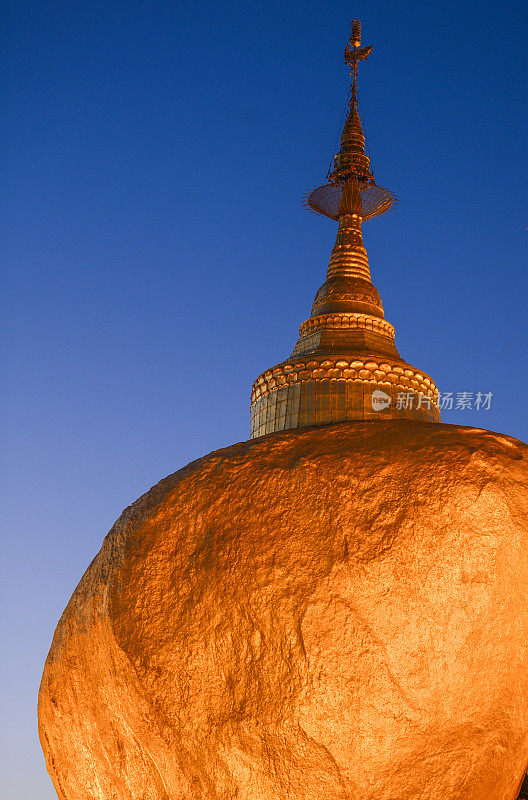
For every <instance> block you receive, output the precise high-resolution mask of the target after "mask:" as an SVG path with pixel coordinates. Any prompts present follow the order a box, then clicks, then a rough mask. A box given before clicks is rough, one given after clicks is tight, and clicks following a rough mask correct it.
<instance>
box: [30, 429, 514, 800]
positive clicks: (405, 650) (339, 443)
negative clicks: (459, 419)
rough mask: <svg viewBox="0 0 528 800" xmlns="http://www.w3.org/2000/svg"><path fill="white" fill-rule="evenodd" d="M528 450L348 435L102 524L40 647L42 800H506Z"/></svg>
mask: <svg viewBox="0 0 528 800" xmlns="http://www.w3.org/2000/svg"><path fill="white" fill-rule="evenodd" d="M527 487H528V447H527V446H526V445H524V444H522V443H521V442H518V441H516V440H514V439H511V438H509V437H507V436H502V435H498V434H494V433H489V432H487V431H483V430H478V429H474V428H465V427H456V426H450V425H442V424H436V425H435V424H428V423H421V422H405V421H401V422H399V421H388V422H356V423H343V424H337V425H330V426H327V427H319V428H314V429H307V430H304V431H299V430H295V431H289V432H285V433H277V434H273V435H271V436H267V437H263V438H261V439H254V440H252V441H250V442H245V443H242V444H237V445H234V446H232V447H228V448H226V449H224V450H220V451H218V452H215V453H211V454H210V455H208V456H206V457H204V458H202V459H200V460H198V461H195V462H193V463H191V464H189V465H188V466H187V467H185V468H184V469H182V470H180V471H179V472H177V473H175V474H174V475H171V476H170V477H168V478H165V479H164V480H162V481H161V482H160V483H159V484H158V485H157V486H155V487H154V488H153V489H151V490H150V491H149V492H148V493H147V494H145V495H143V497H141V498H140V499H139V500H138V501H137V502H136V503H134V504H133V505H132V506H130V508H128V509H127V510H126V511H125V512H124V513H123V514H122V516H121V517H120V519H119V520H118V521H117V522H116V524H115V525H114V527H113V528H112V530H111V531H110V533H109V534H108V536H107V537H106V539H105V541H104V544H103V547H102V549H101V551H100V552H99V554H98V555H97V556H96V558H95V559H94V560H93V562H92V564H91V565H90V567H89V568H88V570H87V572H86V573H85V575H84V577H83V578H82V580H81V582H80V583H79V585H78V587H77V589H76V590H75V592H74V594H73V596H72V598H71V600H70V603H69V604H68V607H67V608H66V610H65V612H64V614H63V616H62V618H61V620H60V623H59V625H58V627H57V631H56V633H55V638H54V640H53V644H52V647H51V650H50V653H49V656H48V659H47V662H46V667H45V670H44V676H43V679H42V685H41V690H40V700H39V719H40V735H41V741H42V745H43V748H44V752H45V755H46V760H47V764H48V769H49V771H50V773H51V776H52V778H53V781H54V784H55V787H56V789H57V793H58V795H59V797H60V798H61V799H62V800H169V799H170V800H202V799H203V800H206V799H207V800H235V798H236V799H237V800H285V798H287V799H290V798H291V799H292V800H345V798H346V800H515V798H516V797H517V795H518V792H519V787H520V784H521V782H522V778H523V775H524V773H525V770H526V766H527V764H528V648H527V644H526V643H527V641H528V602H527V586H528V497H527V491H526V490H527Z"/></svg>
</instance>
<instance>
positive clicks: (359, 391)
mask: <svg viewBox="0 0 528 800" xmlns="http://www.w3.org/2000/svg"><path fill="white" fill-rule="evenodd" d="M371 51H372V47H361V24H360V22H359V20H354V21H353V23H352V30H351V35H350V41H349V43H348V44H347V46H346V49H345V62H346V64H348V65H349V66H350V76H351V79H352V84H351V88H350V100H349V111H348V115H347V118H346V121H345V124H344V127H343V131H342V134H341V147H340V150H339V152H338V153H337V155H335V157H334V163H333V169H332V170H331V171H330V172H329V174H328V175H327V179H328V183H326V184H325V185H324V186H320V187H319V188H317V189H315V190H314V191H313V192H311V193H310V195H309V196H308V200H307V205H308V207H309V208H310V209H311V210H312V211H315V212H317V213H319V214H323V215H324V216H326V217H329V218H330V219H333V220H337V221H338V229H337V239H336V243H335V246H334V249H333V250H332V254H331V256H330V263H329V265H328V271H327V274H326V281H325V282H324V284H323V285H322V286H321V288H320V289H319V290H318V291H317V294H316V295H315V300H314V303H313V306H312V313H311V315H310V317H309V318H308V319H307V320H305V322H303V323H302V325H301V327H300V329H299V339H298V341H297V343H296V345H295V347H294V349H293V352H292V354H291V356H290V358H289V359H287V360H286V361H282V362H281V363H280V364H277V365H276V366H274V367H271V368H270V369H267V370H266V371H265V372H263V373H262V374H261V375H260V376H259V377H258V378H257V380H256V381H255V383H254V385H253V391H252V394H251V436H252V437H254V436H263V435H265V434H267V433H273V432H274V431H281V430H288V429H290V428H302V427H305V426H310V425H321V424H325V423H328V422H341V421H344V420H370V419H421V420H424V421H426V422H439V421H440V411H439V408H438V390H437V388H436V386H435V384H434V382H433V380H432V379H431V378H430V377H429V375H427V374H425V373H424V372H423V371H422V370H418V369H416V368H415V367H413V366H412V365H411V364H408V363H407V362H405V361H403V359H402V358H400V355H399V353H398V351H397V349H396V344H395V341H394V336H395V331H394V327H393V326H392V325H391V324H390V322H388V321H387V320H386V319H385V315H384V311H383V305H382V302H381V298H380V295H379V292H378V291H377V289H376V287H375V286H374V285H373V283H372V279H371V274H370V267H369V261H368V257H367V251H366V250H365V247H364V245H363V238H362V232H361V228H362V223H363V222H366V221H367V220H370V219H373V218H374V217H377V216H379V215H381V214H385V213H387V212H388V211H391V210H392V209H393V208H394V206H395V204H396V198H395V196H394V195H393V193H392V192H390V191H388V190H387V189H384V188H382V187H381V186H377V185H376V182H375V180H374V174H373V172H372V169H371V166H370V159H369V157H368V156H367V155H366V152H365V136H364V134H363V128H362V125H361V118H360V115H359V108H358V67H359V63H360V62H361V61H365V60H366V59H367V58H368V56H369V55H370V53H371Z"/></svg>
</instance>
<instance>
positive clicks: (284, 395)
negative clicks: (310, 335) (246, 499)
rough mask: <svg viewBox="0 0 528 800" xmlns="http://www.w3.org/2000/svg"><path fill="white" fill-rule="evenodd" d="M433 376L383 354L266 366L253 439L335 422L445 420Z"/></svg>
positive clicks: (256, 393) (257, 391)
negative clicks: (442, 418) (439, 406)
mask: <svg viewBox="0 0 528 800" xmlns="http://www.w3.org/2000/svg"><path fill="white" fill-rule="evenodd" d="M437 399H438V390H437V388H436V386H435V384H434V382H433V381H432V379H431V378H430V377H429V376H428V375H426V374H425V373H424V372H419V371H418V370H417V369H415V368H414V367H413V366H411V365H410V364H407V363H406V362H405V361H402V360H400V359H395V358H392V359H391V358H387V357H386V356H380V355H379V354H378V355H376V354H371V353H365V354H362V355H361V357H359V356H358V355H357V354H356V355H350V356H346V355H343V354H339V355H335V354H333V355H324V354H319V355H317V356H313V355H310V356H309V357H308V358H305V359H295V358H291V359H289V360H288V361H283V362H282V363H281V364H277V366H276V367H272V368H271V369H268V370H266V372H263V373H262V375H260V376H259V377H258V378H257V380H256V381H255V383H254V384H253V391H252V393H251V438H255V437H257V436H264V435H265V434H268V433H274V432H275V431H283V430H289V429H291V428H306V427H309V426H311V425H324V424H327V423H330V422H344V421H347V420H349V421H351V420H375V419H417V420H421V421H422V422H440V412H439V410H438V405H437Z"/></svg>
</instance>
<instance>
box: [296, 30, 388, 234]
mask: <svg viewBox="0 0 528 800" xmlns="http://www.w3.org/2000/svg"><path fill="white" fill-rule="evenodd" d="M360 45H361V23H360V21H359V20H358V19H355V20H353V22H352V25H351V32H350V39H349V42H348V44H347V46H346V48H345V63H346V64H349V65H350V76H351V78H352V85H351V87H350V100H349V103H348V105H349V112H348V115H347V118H346V120H345V124H344V126H343V131H342V133H341V145H340V148H339V152H338V153H336V155H335V156H334V164H333V169H331V170H330V171H329V173H328V175H327V180H328V183H327V184H325V185H324V186H320V187H319V188H318V189H315V190H314V191H313V192H311V194H310V195H309V197H308V201H307V202H308V206H309V208H310V209H311V210H312V211H317V212H318V213H319V214H324V216H326V217H330V218H331V219H339V217H340V216H341V215H342V214H358V216H359V217H361V220H362V221H365V220H367V219H372V217H376V216H379V215H380V214H384V213H385V212H387V211H391V210H392V209H393V208H394V207H395V205H396V202H397V200H396V197H395V196H394V194H393V193H392V192H391V191H389V190H388V189H384V188H383V187H381V186H377V185H376V182H375V180H374V174H373V172H372V170H371V167H370V159H369V157H368V156H367V154H366V152H365V134H364V133H363V127H362V125H361V117H360V115H359V106H358V72H359V67H358V64H359V62H360V61H365V60H366V59H367V58H368V57H369V55H370V53H371V52H372V46H370V45H369V46H368V47H361V46H360Z"/></svg>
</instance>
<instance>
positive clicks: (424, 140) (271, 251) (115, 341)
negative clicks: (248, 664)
mask: <svg viewBox="0 0 528 800" xmlns="http://www.w3.org/2000/svg"><path fill="white" fill-rule="evenodd" d="M353 17H359V18H360V19H361V20H362V22H363V43H364V44H373V45H374V51H373V54H372V56H371V57H370V59H369V61H368V63H367V64H366V65H364V66H363V68H362V70H361V75H360V100H361V110H362V115H363V122H364V127H365V132H366V135H367V140H368V145H369V152H370V155H371V157H372V165H373V168H374V173H375V175H376V179H377V182H378V183H379V184H380V185H382V186H387V187H390V188H391V189H392V190H394V191H395V192H396V194H397V195H398V196H399V198H400V203H399V206H398V208H397V210H396V212H395V213H394V214H391V215H388V216H386V217H384V218H380V219H377V220H374V221H372V222H370V223H367V224H365V230H364V233H365V243H366V246H367V249H368V253H369V257H370V263H371V268H372V273H373V279H374V282H375V284H376V286H377V287H378V289H379V290H380V292H381V294H382V297H383V301H384V305H385V310H386V316H387V318H388V319H389V320H390V321H391V322H392V323H393V324H395V326H396V329H397V345H398V347H399V349H400V352H401V354H402V356H403V357H404V358H406V359H407V360H409V361H410V362H411V363H412V364H414V365H415V366H417V367H419V368H422V369H424V370H426V371H428V372H429V373H430V374H431V375H432V376H433V377H434V378H435V379H436V381H437V383H438V385H439V387H440V389H441V390H442V391H454V392H459V391H471V392H477V391H485V392H488V391H492V392H494V399H493V404H492V408H491V410H490V411H489V412H483V411H480V412H469V411H464V412H460V411H459V412H452V413H448V414H445V415H444V420H445V421H446V422H452V423H454V424H463V425H464V424H467V425H475V426H478V427H485V428H490V429H492V430H497V431H501V432H504V433H508V434H511V435H513V436H516V437H518V438H521V439H524V440H526V439H528V421H527V414H526V407H527V397H528V393H527V388H528V387H527V379H526V368H527V359H526V352H527V346H528V335H527V332H526V299H527V291H526V290H527V277H526V241H527V236H528V231H527V230H526V225H527V217H526V212H525V192H524V189H525V178H526V174H525V171H526V132H525V126H526V110H527V109H526V106H527V101H526V97H527V85H526V84H527V81H526V29H527V22H528V19H527V17H528V11H527V7H526V6H525V5H524V4H521V3H518V2H504V3H502V4H497V3H495V2H494V3H492V2H471V0H470V1H469V2H467V3H459V2H453V1H452V0H448V1H447V2H443V3H426V2H407V3H405V2H404V3H387V2H379V1H377V0H370V2H364V0H358V2H355V3H349V2H346V3H345V2H333V3H327V2H311V1H310V0H308V2H306V3H277V2H255V0H248V1H247V2H244V3H241V2H229V0H226V1H225V2H222V3H220V2H194V3H191V2H186V3H178V2H173V3H161V2H157V1H156V0H154V1H153V2H149V3H146V2H134V0H131V2H127V3H125V2H112V1H111V0H110V1H109V0H105V2H91V3H78V2H75V1H73V2H72V0H69V2H55V3H44V2H42V3H29V2H24V0H19V2H16V3H11V4H9V5H8V7H7V10H6V12H5V19H4V31H5V33H4V43H3V60H4V64H3V79H2V80H3V83H2V94H3V107H4V109H5V110H4V134H3V152H4V159H3V186H4V190H5V195H4V204H3V213H2V215H1V217H2V219H1V225H2V263H3V269H2V271H3V296H4V301H3V309H4V311H3V323H2V325H3V330H2V342H3V347H2V375H3V383H4V389H3V399H2V427H3V437H2V438H3V452H4V460H3V465H4V466H3V476H2V495H3V512H2V520H3V523H4V531H3V542H2V555H3V558H2V568H1V569H2V576H1V592H2V598H1V602H2V628H3V630H2V637H1V641H2V644H3V646H4V655H3V656H2V661H1V663H2V673H3V674H2V676H1V681H0V685H1V687H2V690H1V691H2V695H3V698H2V702H3V706H4V708H3V711H2V718H3V720H4V724H3V726H2V729H1V731H0V739H1V741H0V752H2V754H3V756H2V758H3V759H4V761H5V763H3V764H2V765H1V768H0V775H1V779H0V780H1V781H2V783H3V785H2V786H0V794H1V795H2V797H5V798H6V799H7V798H8V799H9V800H28V798H31V800H52V798H54V797H55V794H54V791H53V788H52V786H51V783H50V781H49V779H48V777H47V775H46V772H45V768H44V763H43V759H42V756H41V753H40V748H39V745H38V741H37V738H36V721H35V706H36V693H37V688H38V683H39V680H40V674H41V671H42V666H43V662H44V659H45V656H46V652H47V649H48V647H49V644H50V642H51V637H52V634H53V630H54V628H55V625H56V623H57V620H58V618H59V616H60V614H61V612H62V610H63V608H64V607H65V605H66V603H67V600H68V598H69V596H70V594H71V592H72V590H73V588H74V587H75V585H76V583H77V581H78V580H79V578H80V576H81V575H82V573H83V571H84V569H85V568H86V567H87V565H88V563H89V561H90V560H91V558H92V557H93V555H94V554H95V553H96V552H97V550H98V549H99V547H100V545H101V541H102V538H103V536H104V535H105V533H106V531H107V530H108V529H109V528H110V526H111V525H112V523H113V522H114V520H115V519H116V518H117V516H118V515H119V514H120V512H121V510H122V509H123V508H124V507H125V506H127V505H128V504H129V503H130V502H132V501H133V500H134V499H135V498H136V497H137V496H139V495H140V494H142V493H143V492H144V491H145V490H146V489H148V488H149V487H150V486H151V485H152V484H153V483H155V482H157V481H158V480H159V479H160V478H162V477H163V476H164V475H166V474H168V473H170V472H173V471H174V470H176V469H178V468H179V467H181V466H182V465H184V464H185V463H186V462H188V461H190V460H192V459H194V458H197V457H199V456H201V455H203V454H204V453H207V452H209V451H211V450H214V449H216V448H219V447H223V446H225V445H228V444H230V443H233V442H235V441H239V440H244V439H247V438H248V436H249V392H250V387H251V383H252V381H253V379H254V378H255V377H256V376H257V375H258V374H259V372H260V371H261V370H262V369H264V368H266V367H268V366H271V365H273V364H275V363H277V362H279V361H281V360H282V359H283V358H285V357H286V356H287V355H288V353H289V352H290V351H291V349H292V347H293V345H294V343H295V340H296V336H297V327H298V325H299V324H300V322H302V320H304V319H305V318H306V317H307V316H308V314H309V309H310V305H311V303H312V300H313V296H314V294H315V291H316V289H317V288H318V287H319V286H320V284H321V283H322V282H323V280H324V274H325V270H326V266H327V263H328V257H329V253H330V249H331V247H332V245H333V241H334V237H335V231H336V226H335V224H334V223H332V222H330V221H329V220H326V219H324V218H319V217H318V216H316V215H311V214H308V213H307V212H306V211H305V209H304V208H303V206H302V203H301V199H302V197H303V195H305V193H306V192H307V191H308V190H309V189H311V188H313V187H315V186H317V185H319V184H320V183H322V182H323V179H324V176H325V174H326V170H327V167H328V164H329V161H330V159H331V156H332V154H333V145H334V142H335V139H336V136H337V134H338V130H339V122H340V119H341V115H342V112H343V109H344V107H345V103H346V91H347V86H348V83H347V70H346V69H345V67H344V64H343V49H344V46H345V44H346V40H347V35H348V29H349V23H350V20H351V19H352V18H353Z"/></svg>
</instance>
